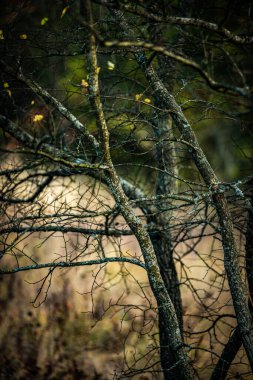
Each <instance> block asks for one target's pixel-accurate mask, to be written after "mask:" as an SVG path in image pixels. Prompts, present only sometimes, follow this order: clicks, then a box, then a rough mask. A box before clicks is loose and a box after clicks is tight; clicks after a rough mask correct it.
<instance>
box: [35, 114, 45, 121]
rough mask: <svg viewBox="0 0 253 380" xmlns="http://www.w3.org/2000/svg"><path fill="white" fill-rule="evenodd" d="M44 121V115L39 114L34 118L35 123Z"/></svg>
mask: <svg viewBox="0 0 253 380" xmlns="http://www.w3.org/2000/svg"><path fill="white" fill-rule="evenodd" d="M43 119H44V116H43V115H39V114H37V115H34V116H33V119H32V120H33V121H34V122H35V123H36V122H37V121H41V120H43Z"/></svg>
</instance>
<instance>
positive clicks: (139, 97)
mask: <svg viewBox="0 0 253 380" xmlns="http://www.w3.org/2000/svg"><path fill="white" fill-rule="evenodd" d="M141 98H142V94H136V95H135V100H136V102H138V101H139V100H141Z"/></svg>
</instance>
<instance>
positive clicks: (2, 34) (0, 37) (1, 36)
mask: <svg viewBox="0 0 253 380" xmlns="http://www.w3.org/2000/svg"><path fill="white" fill-rule="evenodd" d="M0 40H4V32H3V31H2V30H1V29H0Z"/></svg>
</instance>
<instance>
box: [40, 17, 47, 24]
mask: <svg viewBox="0 0 253 380" xmlns="http://www.w3.org/2000/svg"><path fill="white" fill-rule="evenodd" d="M47 22H48V17H44V18H43V19H42V20H41V22H40V25H45V24H46V23H47Z"/></svg>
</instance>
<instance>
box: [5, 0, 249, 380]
mask: <svg viewBox="0 0 253 380" xmlns="http://www.w3.org/2000/svg"><path fill="white" fill-rule="evenodd" d="M6 9H7V11H6V13H5V16H3V20H2V21H3V28H2V30H1V44H2V54H1V56H2V59H1V61H0V66H1V70H2V84H3V89H2V95H1V100H2V115H1V116H0V127H1V129H2V136H3V138H5V139H6V141H7V142H8V141H10V138H12V139H13V140H12V141H13V142H14V143H13V144H14V147H13V145H12V147H11V148H10V147H9V148H8V146H7V147H6V145H4V144H3V145H2V146H3V149H2V151H3V155H2V157H3V164H2V170H1V198H0V199H1V203H2V222H1V236H2V238H1V243H2V260H7V261H6V263H7V264H6V265H7V268H5V267H4V268H3V269H1V274H2V275H11V274H13V275H14V273H17V272H20V271H29V270H36V269H42V268H48V274H47V275H46V277H45V278H48V277H50V276H52V273H53V272H54V271H56V270H57V269H58V268H69V267H74V266H87V265H89V266H90V265H95V264H100V265H102V264H106V263H109V262H119V263H130V264H131V265H137V266H140V267H141V268H143V270H145V271H146V273H147V276H148V280H149V285H150V288H151V290H152V293H153V295H154V297H155V300H156V303H157V320H158V325H159V342H160V343H159V345H158V347H156V349H157V350H159V352H160V364H161V368H162V372H163V376H164V378H165V379H180V380H181V379H187V380H188V379H191V378H195V377H196V376H197V368H195V365H194V360H193V361H191V360H190V356H191V355H192V352H196V351H200V352H201V350H202V348H201V344H200V341H199V342H198V343H197V345H196V346H194V344H190V343H189V344H188V343H187V341H189V342H190V341H191V339H192V336H191V334H190V333H189V332H188V333H187V334H188V337H187V341H186V340H185V339H186V335H187V334H186V328H185V322H184V321H185V319H186V316H185V315H184V310H183V306H182V300H183V299H184V294H183V293H184V292H183V291H180V287H181V288H182V283H183V282H185V283H186V285H187V286H188V287H189V288H190V289H191V291H192V292H193V294H194V295H195V296H196V297H197V299H198V302H199V305H201V306H202V307H203V311H201V312H200V314H199V317H200V320H201V321H202V320H205V321H206V322H207V321H210V322H211V327H210V328H209V327H208V329H209V330H208V331H211V330H213V331H214V335H215V326H216V323H218V321H219V320H220V319H222V318H223V317H224V314H223V312H222V311H221V312H220V313H217V309H216V311H214V308H213V309H212V303H211V304H209V305H207V304H205V302H203V299H202V298H201V297H200V296H199V289H197V288H196V280H192V279H191V278H190V276H189V272H187V270H186V269H185V264H184V261H183V258H182V255H181V256H179V255H178V253H177V247H178V245H179V244H181V246H182V244H184V247H186V250H185V252H184V255H190V254H191V253H194V254H196V255H198V257H199V259H200V260H202V262H203V263H204V265H205V267H206V271H207V272H212V271H213V273H214V274H215V276H216V277H215V280H214V281H213V283H212V284H211V283H210V284H209V285H210V286H212V285H213V286H215V287H218V293H219V294H221V293H222V291H223V290H224V291H225V290H226V285H225V282H224V281H227V283H228V286H229V292H230V294H231V298H232V302H233V307H234V315H235V316H236V321H237V327H236V328H235V330H234V333H233V335H231V337H230V338H229V339H228V336H227V342H226V344H224V350H223V353H217V354H216V356H218V358H219V360H218V361H217V358H216V360H214V361H213V362H212V368H213V373H212V375H211V376H212V378H213V379H218V378H225V376H226V374H227V371H228V370H229V367H230V365H231V363H232V361H233V359H234V357H235V355H236V354H237V351H238V350H239V348H240V346H241V344H243V347H244V350H245V353H246V356H247V360H248V362H249V365H250V367H251V368H253V332H252V325H251V324H252V317H251V296H250V295H251V293H252V291H251V287H252V286H251V277H252V269H251V268H252V265H251V256H252V255H251V241H252V236H251V234H250V231H251V228H250V227H249V226H251V224H252V223H251V216H252V215H251V203H250V196H251V189H250V184H251V183H252V176H251V175H250V174H249V173H250V169H251V162H252V160H251V153H248V151H247V146H246V143H248V141H249V139H251V138H252V133H251V131H250V125H251V124H250V121H248V120H250V116H251V104H250V100H251V95H252V88H251V82H252V69H251V67H250V59H251V57H252V47H251V46H252V43H253V37H251V36H250V34H251V33H252V30H251V29H252V25H251V23H250V9H251V8H250V2H245V4H239V3H238V2H237V1H235V2H233V4H232V5H231V4H230V2H225V1H224V2H214V3H213V4H212V6H211V5H210V4H209V5H208V4H202V3H201V2H200V3H199V2H198V1H191V2H190V1H176V2H173V1H171V2H169V3H168V4H165V2H164V1H158V2H156V3H155V4H153V2H146V3H145V4H144V3H143V2H142V1H141V0H140V1H138V2H131V1H127V2H126V1H116V2H111V1H104V0H103V1H102V0H96V1H89V0H81V1H80V3H77V2H74V1H69V2H66V3H64V4H63V3H62V4H61V3H60V2H59V3H57V4H56V5H54V6H52V5H50V3H49V2H47V1H44V2H42V5H32V4H31V2H29V1H23V2H22V3H18V2H17V4H16V7H15V3H14V4H13V10H12V12H11V10H10V9H9V8H8V7H7V6H6ZM216 18H218V21H216V22H214V20H215V19H216ZM26 20H27V23H25V21H26ZM28 21H29V22H28ZM240 23H243V24H244V25H245V28H244V29H243V30H241V28H240ZM50 88H53V90H50ZM58 90H60V91H58ZM59 94H60V95H59ZM217 120H221V121H219V125H220V128H221V131H217V130H215V131H214V132H212V133H211V139H212V140H213V143H214V144H215V145H214V146H215V147H216V146H217V145H218V143H217V142H218V141H219V139H220V136H222V137H223V138H225V139H227V134H230V133H231V135H232V136H235V141H234V142H233V144H231V147H230V148H229V150H228V151H229V153H230V154H231V156H232V154H234V155H236V158H237V159H238V156H239V154H240V152H241V157H240V160H241V166H242V165H243V166H244V168H245V170H247V171H248V172H246V173H244V175H243V176H241V175H238V170H240V169H239V168H240V166H236V164H235V161H236V160H235V159H233V158H232V159H231V158H230V160H231V167H232V168H233V169H232V170H233V174H232V175H231V173H229V172H228V171H227V172H226V171H225V170H223V171H222V165H221V164H220V162H221V160H226V159H227V158H226V157H225V154H224V152H222V150H223V148H221V151H220V152H219V153H217V157H216V152H212V147H211V143H210V141H208V140H209V138H210V136H209V135H208V132H209V130H211V129H215V127H214V123H217ZM227 120H230V122H231V124H233V126H232V127H231V130H230V131H228V132H227V124H226V123H227ZM240 126H241V127H240ZM200 128H203V129H205V132H203V133H202V132H201V130H199V129H200ZM240 128H241V132H242V133H241V134H240V133H239V132H238V129H240ZM197 136H199V138H197ZM224 136H225V137H224ZM200 141H201V142H202V144H203V146H205V149H202V145H201V144H200ZM216 144H217V145H216ZM9 146H10V145H9ZM205 150H207V154H206V153H205ZM13 153H15V157H16V164H15V166H12V167H10V161H11V157H12V156H13ZM207 155H208V156H210V158H207ZM218 165H219V167H220V168H221V169H219V170H217V173H216V171H215V170H214V167H217V166H218ZM229 170H230V169H229ZM78 175H82V176H84V184H85V190H84V187H83V186H82V185H81V183H80V182H77V184H78V185H77V186H78V187H79V190H78V194H79V199H76V205H73V204H70V205H67V204H66V203H65V202H64V199H63V197H62V196H61V194H58V198H56V197H53V198H52V199H53V201H52V202H51V203H50V204H49V203H48V202H49V201H47V202H46V200H45V192H47V194H50V191H53V190H52V189H53V188H54V186H55V180H56V179H57V178H69V179H71V178H74V179H75V180H76V176H78ZM220 175H223V176H224V177H225V178H224V180H222V181H221V180H220V179H219V176H220ZM64 181H65V180H64ZM64 181H62V184H61V186H62V187H63V188H64V187H65V189H66V190H67V189H68V188H70V189H71V186H72V185H71V182H68V181H65V182H64ZM98 186H99V187H100V188H101V187H102V189H103V191H104V192H105V193H106V194H107V195H106V198H107V200H105V199H103V198H101V196H100V195H99V192H98V190H97V188H98ZM70 191H72V190H70ZM247 192H248V193H247ZM89 193H91V194H92V197H91V196H89V195H88V194H89ZM96 197H97V205H96V206H94V203H93V202H94V199H95V198H96ZM91 199H92V200H91ZM49 205H50V207H51V209H49V207H48V206H49ZM240 214H241V216H240V218H239V219H238V215H240ZM119 218H121V219H119ZM119 220H120V222H119ZM247 225H248V227H247ZM245 231H246V232H245ZM49 232H50V233H53V234H54V233H57V232H60V233H62V234H64V235H67V234H70V233H73V234H75V236H80V239H81V237H82V238H83V236H85V239H83V240H81V243H76V246H75V250H74V251H73V252H75V253H73V252H72V254H71V255H70V254H68V252H67V249H66V255H65V257H63V256H62V255H59V258H58V259H55V260H53V261H49V262H47V261H46V260H44V259H42V260H41V259H40V260H41V261H40V260H37V259H36V260H34V259H33V257H32V255H31V254H30V253H29V254H27V253H26V250H25V248H23V249H22V250H20V252H19V254H17V252H15V247H18V244H19V243H20V241H21V240H22V239H27V238H28V236H29V235H31V234H33V233H39V236H40V238H41V239H42V240H43V239H48V233H49ZM43 234H44V235H43ZM243 234H245V236H246V245H245V250H244V252H245V254H244V253H243V259H242V260H241V259H240V257H241V256H242V254H241V252H240V251H239V246H238V239H239V238H238V236H241V235H243ZM207 235H209V236H212V238H213V241H220V242H221V244H222V247H223V257H222V258H221V257H220V256H216V255H215V249H214V250H213V251H212V252H211V253H210V255H207V256H208V257H205V255H203V254H201V252H199V251H198V244H199V242H201V241H202V239H204V238H205V236H207ZM122 236H133V237H134V238H135V239H137V241H138V245H139V249H140V251H141V257H139V256H138V254H137V255H136V256H127V255H124V254H123V252H122V250H121V248H120V246H121V242H122V240H121V238H122ZM105 241H111V242H112V244H114V246H115V247H116V246H117V247H119V248H117V250H118V254H115V255H114V256H113V257H112V256H111V255H109V254H108V252H107V251H106V249H104V244H105ZM78 247H79V249H78ZM80 247H81V248H80ZM91 247H92V248H91ZM18 249H19V248H18ZM93 250H94V251H95V253H94V254H95V256H94V257H95V258H91V259H89V255H90V252H91V251H93ZM8 255H10V256H11V257H12V258H13V259H14V261H8V260H10V259H9V258H8ZM210 260H211V261H212V260H213V261H212V263H211V264H210ZM217 260H221V261H222V263H221V264H220V265H219V267H217V266H216V261H217ZM244 260H246V265H244ZM176 261H179V264H181V271H183V272H184V276H180V271H179V270H177V269H176ZM24 263H25V264H24ZM223 265H224V270H225V274H224V275H221V272H222V268H223ZM245 271H246V274H245ZM245 276H247V278H248V285H247V284H246V281H245ZM219 277H221V278H222V282H219V281H220V278H219ZM217 278H219V281H218V282H217V281H216V280H217ZM137 280H138V279H137ZM199 280H200V279H199ZM202 280H203V281H202V285H201V286H203V283H204V282H205V281H204V279H202ZM194 281H195V282H194ZM200 283H201V280H200ZM182 289H183V288H182ZM248 289H249V290H248ZM218 299H219V296H217V297H216V299H215V301H216V302H218ZM216 307H217V304H216ZM233 329H234V326H231V325H230V330H229V331H230V332H232V330H233ZM194 334H196V332H194ZM197 334H199V335H201V332H200V331H199V332H197ZM235 337H236V341H237V343H238V345H237V346H238V347H237V348H236V349H235V348H234V349H232V352H233V353H232V354H230V353H231V345H233V344H234V343H233V339H234V338H235ZM203 350H204V351H205V350H207V351H209V352H210V355H211V359H212V360H213V358H212V355H215V352H213V351H212V345H211V344H210V345H208V346H207V345H205V347H204V349H203ZM216 362H217V364H216ZM224 363H225V364H224ZM153 366H154V364H153V363H152V364H151V366H149V365H148V364H147V366H146V368H142V369H141V370H140V369H136V371H137V372H136V373H139V372H140V371H141V372H145V371H151V372H152V371H153V373H155V368H156V367H153ZM133 371H134V370H132V372H130V373H131V374H132V375H134V374H135V373H134V372H133Z"/></svg>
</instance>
